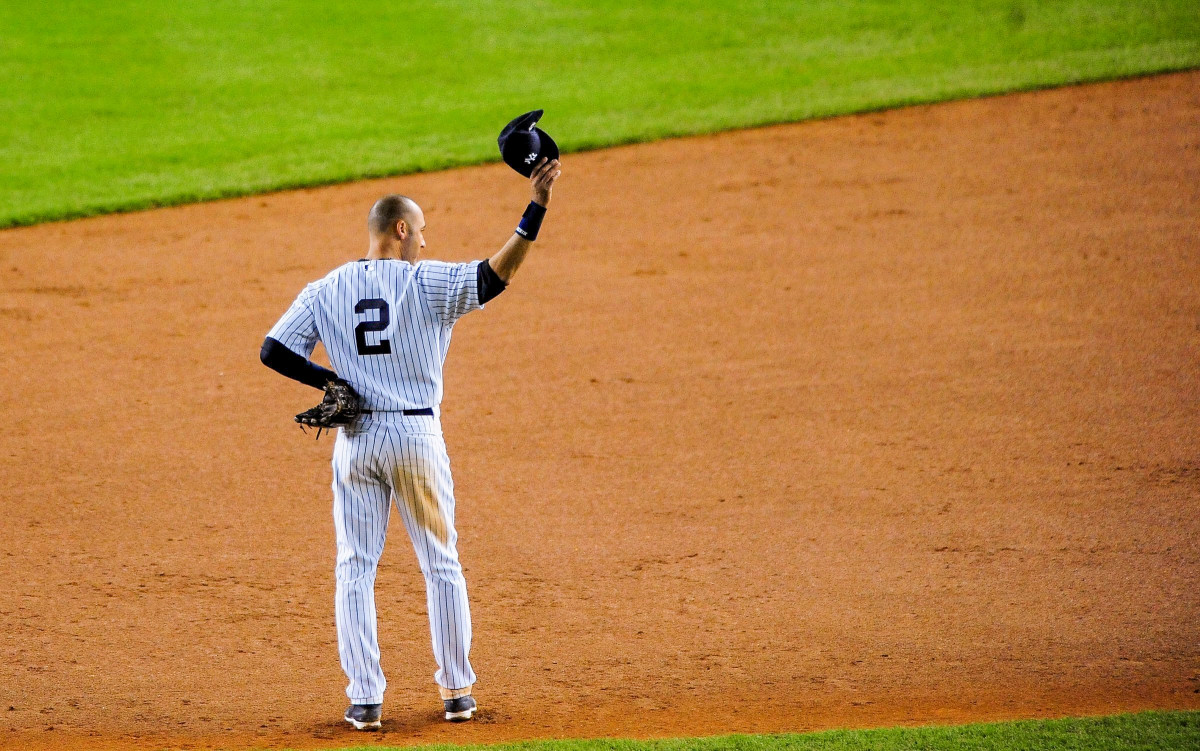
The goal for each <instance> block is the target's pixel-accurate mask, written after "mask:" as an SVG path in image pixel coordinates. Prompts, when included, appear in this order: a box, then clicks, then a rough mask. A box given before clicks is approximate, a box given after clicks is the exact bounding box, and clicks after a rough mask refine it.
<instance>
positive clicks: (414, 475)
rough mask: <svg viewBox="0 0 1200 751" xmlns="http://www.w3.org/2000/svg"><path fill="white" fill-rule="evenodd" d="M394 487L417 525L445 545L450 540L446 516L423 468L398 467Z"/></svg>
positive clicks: (427, 473)
mask: <svg viewBox="0 0 1200 751" xmlns="http://www.w3.org/2000/svg"><path fill="white" fill-rule="evenodd" d="M393 479H394V482H393V484H392V487H393V488H395V490H396V495H397V496H398V497H399V499H400V501H401V502H402V503H404V505H405V506H406V507H407V508H408V512H409V513H410V514H411V515H412V518H413V519H414V520H416V522H417V524H419V525H421V526H422V527H424V528H425V530H427V531H428V532H429V533H430V534H432V535H433V536H434V537H435V538H437V541H438V542H440V543H441V544H443V545H445V544H446V543H447V542H448V540H449V537H450V535H449V527H448V525H447V524H446V516H445V514H443V513H442V508H441V506H440V505H439V504H438V498H437V492H436V491H435V490H434V488H433V483H432V482H431V481H430V479H429V472H428V471H426V469H425V468H423V467H404V466H402V467H398V468H397V469H396V474H395V477H394V478H393Z"/></svg>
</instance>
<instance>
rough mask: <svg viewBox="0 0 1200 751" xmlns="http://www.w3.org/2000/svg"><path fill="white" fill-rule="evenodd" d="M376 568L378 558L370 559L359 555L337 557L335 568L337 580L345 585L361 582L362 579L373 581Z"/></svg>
mask: <svg viewBox="0 0 1200 751" xmlns="http://www.w3.org/2000/svg"><path fill="white" fill-rule="evenodd" d="M378 567H379V559H378V558H370V557H367V556H365V555H359V554H350V555H347V556H338V559H337V567H336V573H337V580H338V581H339V582H343V583H347V584H348V583H351V582H361V581H363V580H364V579H367V580H370V581H374V580H375V571H376V569H377V568H378Z"/></svg>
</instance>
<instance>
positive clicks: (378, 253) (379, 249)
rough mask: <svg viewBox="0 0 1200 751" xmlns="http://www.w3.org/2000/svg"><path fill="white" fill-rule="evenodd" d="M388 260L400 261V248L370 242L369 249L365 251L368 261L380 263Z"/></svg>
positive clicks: (392, 244)
mask: <svg viewBox="0 0 1200 751" xmlns="http://www.w3.org/2000/svg"><path fill="white" fill-rule="evenodd" d="M388 258H393V259H396V260H400V246H399V245H398V244H394V243H388V242H376V241H374V240H372V241H371V247H370V248H368V249H367V260H368V261H380V260H384V259H388Z"/></svg>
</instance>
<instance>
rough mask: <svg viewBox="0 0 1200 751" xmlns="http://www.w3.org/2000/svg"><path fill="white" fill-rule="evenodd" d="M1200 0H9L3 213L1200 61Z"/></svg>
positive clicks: (655, 134)
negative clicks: (539, 138)
mask: <svg viewBox="0 0 1200 751" xmlns="http://www.w3.org/2000/svg"><path fill="white" fill-rule="evenodd" d="M1196 8H1197V6H1196V0H1161V1H1158V2H1154V1H1151V0H1128V1H1121V0H1086V1H1072V0H1061V1H1058V2H1041V3H1039V2H1023V1H1022V0H1003V1H1002V2H995V1H988V0H981V1H978V2H970V3H960V2H956V1H955V2H942V1H938V0H932V1H930V0H893V1H888V2H846V1H844V0H843V1H836V2H834V1H828V0H814V1H811V2H791V3H789V2H783V1H781V0H672V1H670V2H650V3H626V2H615V1H614V0H522V1H521V2H508V0H440V1H437V2H418V3H353V2H343V3H336V2H330V1H329V0H290V1H287V2H284V1H282V0H245V1H243V2H237V1H235V0H206V2H203V3H181V2H173V3H168V2H161V1H160V2H149V1H142V2H137V1H135V0H105V1H104V2H92V1H87V2H85V1H83V0H36V1H35V0H6V2H4V3H0V197H2V200H0V226H10V225H13V224H27V223H33V222H37V221H43V220H48V219H54V218H65V217H75V216H83V215H88V214H94V213H99V212H105V211H115V210H123V209H135V208H143V207H147V206H153V205H161V204H171V203H180V202H187V201H195V200H200V199H207V198H215V197H221V196H231V195H239V194H246V193H253V192H260V191H266V190H271V189H277V188H284V187H295V186H302V185H313V184H318V183H328V182H336V181H343V180H350V179H354V178H360V177H368V176H380V175H390V174H398V173H403V172H410V171H421V170H433V169H439V168H443V167H448V166H452V165H460V164H469V163H475V162H480V161H485V160H492V159H495V158H497V155H496V145H495V135H496V133H497V132H498V130H499V128H500V126H501V125H502V124H503V123H504V122H505V121H506V120H508V119H509V118H510V117H512V116H514V115H516V114H518V113H520V112H522V111H524V110H527V109H533V108H534V107H545V108H546V110H547V115H546V117H545V120H544V125H545V126H546V128H547V129H548V130H550V131H551V132H552V133H554V134H555V135H556V136H557V137H558V138H559V140H560V143H561V144H562V146H563V147H564V148H565V149H566V150H578V149H584V148H591V147H598V146H604V145H610V144H616V143H624V142H631V141H639V140H648V139H654V138H660V137H664V136H672V135H682V134H689V133H699V132H708V131H714V130H720V129H725V128H734V127H741V126H747V125H757V124H764V123H772V122H781V121H791V120H799V119H804V118H810V117H818V116H825V115H832V114H837V113H844V112H850V111H861V110H866V109H877V108H882V107H890V106H895V105H901V104H908V103H914V102H926V101H934V100H940V99H947V98H953V97H963V96H972V95H978V94H985V93H994V92H1000V91H1007V90H1013V89H1025V88H1033V87H1041V86H1049V85H1056V84H1063V83H1070V82H1078V81H1087V80H1095V79H1103V78H1110V77H1118V76H1127V75H1132V74H1139V73H1149V72H1158V71H1166V70H1172V69H1180V68H1187V67H1194V66H1200V13H1198V12H1197V10H1196Z"/></svg>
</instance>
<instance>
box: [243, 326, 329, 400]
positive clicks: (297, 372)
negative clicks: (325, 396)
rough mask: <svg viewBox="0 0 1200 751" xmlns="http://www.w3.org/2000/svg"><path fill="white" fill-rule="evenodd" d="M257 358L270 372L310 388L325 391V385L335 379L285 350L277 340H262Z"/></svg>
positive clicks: (327, 370) (327, 372)
mask: <svg viewBox="0 0 1200 751" xmlns="http://www.w3.org/2000/svg"><path fill="white" fill-rule="evenodd" d="M258 357H259V359H260V360H262V363H263V365H266V366H267V367H268V368H270V369H271V370H274V371H275V372H276V373H279V374H280V375H285V376H287V377H288V378H291V379H292V380H294V381H299V382H300V383H303V384H306V385H308V386H312V387H313V388H314V389H322V390H324V389H325V384H326V383H328V382H330V381H332V380H333V379H334V378H337V373H334V372H333V371H332V370H329V369H328V368H322V367H321V366H320V365H317V364H316V363H315V362H312V361H311V360H309V359H308V358H307V357H302V356H301V355H298V354H296V353H295V352H293V351H291V350H290V349H288V348H287V345H285V344H284V343H283V342H281V341H279V340H278V339H272V338H271V337H269V336H268V337H267V338H266V339H265V340H263V345H262V351H261V352H259V354H258Z"/></svg>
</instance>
